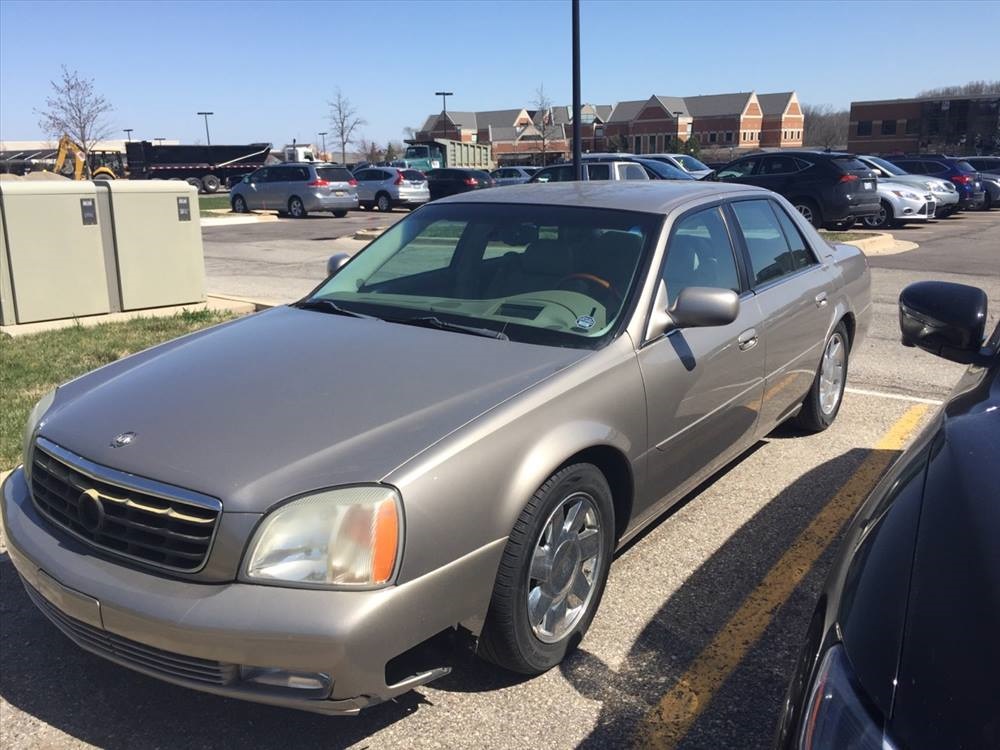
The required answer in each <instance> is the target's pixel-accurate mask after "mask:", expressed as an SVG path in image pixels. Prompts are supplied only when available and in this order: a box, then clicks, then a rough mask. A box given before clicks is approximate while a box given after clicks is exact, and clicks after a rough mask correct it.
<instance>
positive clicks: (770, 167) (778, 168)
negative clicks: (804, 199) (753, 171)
mask: <svg viewBox="0 0 1000 750" xmlns="http://www.w3.org/2000/svg"><path fill="white" fill-rule="evenodd" d="M763 166H764V173H765V174H792V173H793V172H798V171H799V169H798V166H797V165H796V163H795V159H794V158H792V157H790V156H770V157H768V158H767V159H765V160H764V163H763Z"/></svg>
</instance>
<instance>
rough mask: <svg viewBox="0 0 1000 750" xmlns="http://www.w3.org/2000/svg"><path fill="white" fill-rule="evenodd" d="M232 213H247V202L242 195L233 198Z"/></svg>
mask: <svg viewBox="0 0 1000 750" xmlns="http://www.w3.org/2000/svg"><path fill="white" fill-rule="evenodd" d="M233 213H235V214H245V213H247V202H246V199H245V198H244V197H243V196H242V195H237V196H236V197H235V198H233Z"/></svg>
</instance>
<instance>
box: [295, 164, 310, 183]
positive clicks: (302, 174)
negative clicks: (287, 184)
mask: <svg viewBox="0 0 1000 750" xmlns="http://www.w3.org/2000/svg"><path fill="white" fill-rule="evenodd" d="M295 180H296V182H309V181H310V179H309V168H308V167H296V168H295Z"/></svg>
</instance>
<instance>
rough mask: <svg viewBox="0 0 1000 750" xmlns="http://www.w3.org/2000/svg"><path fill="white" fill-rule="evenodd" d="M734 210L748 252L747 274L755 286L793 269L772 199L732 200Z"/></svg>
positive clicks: (777, 277) (790, 254)
mask: <svg viewBox="0 0 1000 750" xmlns="http://www.w3.org/2000/svg"><path fill="white" fill-rule="evenodd" d="M732 206H733V212H734V213H735V214H736V220H737V222H738V223H739V229H740V232H741V233H742V234H743V239H744V240H745V242H746V245H747V250H748V251H749V252H750V273H751V276H752V278H753V281H754V285H755V286H756V285H758V284H766V283H767V282H769V281H774V280H775V279H779V278H781V277H782V276H784V275H785V274H789V273H792V272H793V271H794V270H795V261H794V259H793V258H792V251H791V249H790V248H789V246H788V242H787V241H786V240H785V234H784V232H783V231H782V230H781V225H780V224H779V223H778V217H777V216H775V215H774V211H772V210H771V201H769V200H766V199H764V200H754V201H735V202H734V203H733V204H732Z"/></svg>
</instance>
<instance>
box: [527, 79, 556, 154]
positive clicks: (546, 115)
mask: <svg viewBox="0 0 1000 750" xmlns="http://www.w3.org/2000/svg"><path fill="white" fill-rule="evenodd" d="M531 106H532V107H533V108H534V109H535V129H536V130H538V141H539V144H540V145H541V147H542V166H544V165H545V154H546V153H547V152H548V150H549V141H551V140H552V139H553V138H554V137H555V135H556V130H557V127H556V125H555V123H554V122H552V100H551V99H549V97H548V96H546V94H545V84H544V83H543V84H542V85H540V86H539V87H538V88H537V89H535V98H534V100H533V101H532V102H531Z"/></svg>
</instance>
